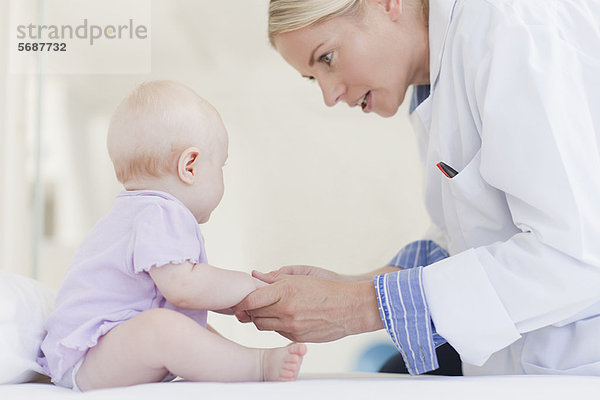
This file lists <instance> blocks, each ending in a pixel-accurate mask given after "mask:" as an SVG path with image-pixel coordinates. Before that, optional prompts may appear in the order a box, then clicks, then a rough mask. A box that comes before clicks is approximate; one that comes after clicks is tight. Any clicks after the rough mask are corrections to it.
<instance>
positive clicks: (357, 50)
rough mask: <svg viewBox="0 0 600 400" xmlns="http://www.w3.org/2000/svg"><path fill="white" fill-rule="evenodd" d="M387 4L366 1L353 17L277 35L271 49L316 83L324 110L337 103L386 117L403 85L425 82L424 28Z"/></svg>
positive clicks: (403, 90)
mask: <svg viewBox="0 0 600 400" xmlns="http://www.w3.org/2000/svg"><path fill="white" fill-rule="evenodd" d="M383 3H385V2H383ZM390 3H394V2H389V3H388V7H385V6H384V5H382V4H381V3H380V2H376V1H368V2H366V7H365V8H364V9H363V10H361V12H360V13H359V15H356V16H344V17H336V18H333V19H330V20H328V21H325V22H323V23H320V24H317V25H312V26H309V27H306V28H303V29H299V30H296V31H292V32H286V33H283V34H280V35H278V36H276V37H275V40H274V43H275V47H276V48H277V50H278V51H279V53H280V54H281V55H282V57H283V58H284V59H285V60H286V61H287V62H288V64H290V65H291V66H292V67H294V68H295V69H296V70H297V71H298V72H300V74H301V75H302V76H304V77H306V78H308V79H310V80H316V81H317V82H318V84H319V86H320V87H321V91H322V92H323V99H324V101H325V104H326V105H328V106H330V107H331V106H334V105H335V104H337V103H338V102H340V101H343V102H345V103H347V104H348V105H349V106H350V107H355V106H358V107H360V108H361V109H362V111H363V112H367V113H368V112H374V113H376V114H378V115H380V116H382V117H390V116H392V115H394V114H395V113H396V111H398V107H400V104H402V101H403V100H404V95H405V93H406V90H407V88H408V86H409V85H411V84H422V83H427V82H428V81H429V57H428V56H429V55H428V43H427V28H426V27H425V24H424V23H423V22H422V18H419V15H418V13H416V12H415V13H414V14H415V15H408V14H409V13H408V12H404V11H403V10H402V9H401V5H400V6H398V5H396V6H393V5H392V6H389V4H390ZM393 7H396V8H393ZM398 7H400V8H398Z"/></svg>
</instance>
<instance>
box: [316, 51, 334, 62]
mask: <svg viewBox="0 0 600 400" xmlns="http://www.w3.org/2000/svg"><path fill="white" fill-rule="evenodd" d="M332 58H333V51H330V52H329V53H326V54H323V55H322V56H321V57H319V62H323V63H325V64H327V65H331V59H332Z"/></svg>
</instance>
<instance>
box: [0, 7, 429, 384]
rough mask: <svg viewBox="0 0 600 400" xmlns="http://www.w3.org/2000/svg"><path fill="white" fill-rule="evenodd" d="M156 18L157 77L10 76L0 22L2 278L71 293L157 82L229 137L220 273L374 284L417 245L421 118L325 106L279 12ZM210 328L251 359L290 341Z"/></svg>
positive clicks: (325, 361)
mask: <svg viewBox="0 0 600 400" xmlns="http://www.w3.org/2000/svg"><path fill="white" fill-rule="evenodd" d="M25 3H27V2H18V1H16V0H15V1H12V0H11V1H3V2H2V3H1V5H0V11H1V13H0V14H1V15H2V17H0V18H2V19H3V21H4V22H5V20H6V18H7V15H9V14H11V13H13V14H14V13H21V14H22V15H27V13H32V19H33V20H35V19H34V18H33V17H34V16H35V15H37V14H36V12H35V11H36V10H37V9H36V3H37V2H33V3H32V4H30V5H29V6H27V5H26V4H25ZM41 4H42V6H43V7H47V6H51V5H52V0H47V1H42V2H41ZM28 7H29V8H28ZM151 7H152V25H151V37H152V39H151V40H152V65H151V71H152V72H151V73H150V74H145V75H93V74H81V75H41V76H36V75H15V74H10V73H9V71H8V70H7V67H6V63H7V59H8V57H10V55H9V51H8V48H7V46H8V45H7V43H8V38H9V35H11V34H12V32H9V31H8V28H7V24H5V23H3V24H2V28H0V29H2V31H1V34H2V43H1V44H0V45H1V46H2V47H0V51H1V52H2V53H0V54H2V57H3V61H2V63H0V64H2V66H0V73H1V74H2V80H1V82H0V85H2V86H1V87H0V89H2V93H3V98H2V99H0V117H1V118H2V125H0V129H1V130H0V135H1V136H0V140H1V142H0V145H1V147H2V148H1V153H0V154H1V157H2V158H1V159H0V163H1V167H2V172H1V174H0V179H1V180H0V184H1V186H2V188H3V190H2V195H1V196H0V211H1V213H0V228H1V231H0V235H1V236H0V260H1V262H2V265H1V268H3V269H5V270H10V271H17V272H21V273H24V274H27V275H34V276H36V277H37V278H38V279H40V280H41V281H42V282H44V283H45V284H47V285H49V286H52V287H55V288H58V287H59V286H60V282H61V279H62V276H63V274H64V271H65V270H66V268H67V266H68V263H69V260H70V258H71V257H72V255H73V252H74V251H75V249H76V248H77V246H78V244H79V243H80V242H81V241H82V239H83V237H84V236H85V235H86V233H87V231H88V230H89V229H90V228H91V227H92V226H93V224H94V223H95V222H96V221H97V220H98V219H99V218H100V217H101V216H102V215H103V214H104V213H105V212H106V211H107V210H108V209H109V207H110V206H111V203H112V201H113V198H114V196H115V195H116V194H117V193H118V192H119V191H120V190H121V188H120V186H119V184H118V182H117V181H116V178H115V177H114V173H113V170H112V165H111V164H110V160H109V158H108V154H107V151H106V146H105V140H106V130H107V126H108V121H109V119H110V115H111V112H112V110H113V109H114V108H115V107H116V105H117V104H118V102H119V101H120V100H121V99H122V98H123V97H124V96H125V95H126V94H127V93H128V92H129V91H130V90H131V89H132V88H133V87H135V85H137V84H139V83H141V82H143V81H147V80H153V79H172V80H177V81H180V82H182V83H184V84H186V85H188V86H190V87H191V88H192V89H194V90H195V91H197V92H198V93H199V94H200V95H201V96H203V97H205V98H206V99H207V100H208V101H210V102H211V103H212V104H213V105H214V106H215V107H216V108H217V109H218V110H219V112H220V113H221V116H222V118H223V121H224V123H225V126H226V127H227V129H228V132H229V136H230V148H229V161H228V162H227V166H226V167H225V185H226V189H225V196H224V198H223V201H222V203H221V205H220V206H219V207H218V208H217V209H216V210H215V212H214V213H213V216H212V218H211V220H210V221H209V222H208V223H206V224H204V225H203V226H201V229H202V231H203V233H204V236H205V239H206V247H207V254H208V259H209V262H210V263H211V264H213V265H217V266H221V267H224V268H231V269H238V270H243V271H248V272H250V271H251V270H252V269H253V268H254V269H259V270H263V271H270V270H272V269H275V268H277V267H279V266H281V265H288V264H311V265H318V266H323V267H326V268H329V269H332V270H335V271H338V272H341V273H363V272H366V271H369V270H372V269H375V268H378V267H380V266H382V265H384V264H385V263H386V262H387V261H389V260H390V259H391V258H392V257H393V255H394V254H395V252H396V251H397V250H399V249H400V248H401V247H402V246H403V245H404V244H406V243H408V242H410V241H412V240H416V239H418V238H420V236H421V234H422V233H423V232H424V231H425V229H426V228H427V226H428V218H427V216H426V213H425V210H424V206H423V201H422V183H421V167H420V165H419V161H418V156H417V145H416V141H415V138H414V136H413V132H412V130H411V128H410V126H409V123H408V116H407V107H408V104H405V105H404V106H403V108H402V109H401V110H400V111H399V112H398V114H397V115H396V116H395V117H393V118H389V119H383V118H380V117H378V116H376V115H364V114H363V113H362V112H361V111H360V109H358V108H354V109H350V108H348V107H347V106H346V105H338V106H336V107H334V108H331V109H329V108H326V107H325V105H324V104H323V101H322V97H321V93H320V90H319V88H318V85H316V84H311V83H309V82H308V81H307V80H304V79H302V78H301V77H300V76H299V74H298V73H297V72H296V71H294V70H293V69H292V68H291V67H289V66H288V65H287V64H285V63H284V61H283V60H282V59H281V58H280V57H279V55H278V54H277V53H276V52H275V50H273V49H272V48H271V47H270V45H269V43H268V39H267V37H266V20H267V16H266V15H267V7H268V1H267V0H231V1H209V0H202V1H198V0H175V1H167V0H154V1H152V2H151ZM407 97H408V96H407ZM38 155H39V157H38ZM38 168H39V169H38ZM36 170H39V179H37V181H36ZM36 182H37V183H36ZM36 188H37V191H36ZM36 204H37V205H38V206H37V208H36ZM36 210H37V211H36ZM36 212H37V213H36ZM36 232H39V236H38V237H39V240H36V239H35V238H36ZM209 322H210V323H212V324H213V325H214V326H215V327H216V328H217V329H219V330H220V331H222V333H223V334H224V335H225V336H227V337H229V338H231V339H233V340H235V341H237V342H239V343H242V344H245V345H249V346H267V347H272V346H275V345H281V344H283V343H286V342H287V341H286V340H285V339H283V338H281V337H279V336H278V335H277V334H275V333H267V332H258V331H257V330H256V329H255V328H254V327H253V326H252V325H242V324H239V323H238V322H237V320H235V318H233V317H224V316H211V317H210V318H209ZM378 342H384V343H386V342H387V343H391V341H390V340H389V338H388V337H387V335H386V334H385V332H377V333H373V334H367V335H361V336H356V337H350V338H346V339H343V340H340V341H337V342H334V343H326V344H318V345H317V344H314V345H310V346H309V353H308V355H307V357H306V360H305V364H304V365H303V369H302V371H303V372H304V373H311V372H345V371H350V370H352V369H353V367H354V363H355V361H356V359H357V357H358V356H359V354H360V353H361V351H363V350H364V349H365V348H366V347H367V346H368V345H369V344H371V343H378Z"/></svg>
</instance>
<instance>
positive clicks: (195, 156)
mask: <svg viewBox="0 0 600 400" xmlns="http://www.w3.org/2000/svg"><path fill="white" fill-rule="evenodd" d="M199 157H200V150H198V149H197V148H196V147H188V148H187V149H185V150H184V151H183V152H182V153H181V155H180V156H179V161H178V162H177V174H178V175H179V179H181V180H182V181H183V182H184V183H187V184H189V185H191V184H193V183H194V180H195V178H196V175H197V174H198V162H199V161H200V158H199Z"/></svg>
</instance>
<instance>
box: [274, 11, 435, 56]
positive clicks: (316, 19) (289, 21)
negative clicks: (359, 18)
mask: <svg viewBox="0 0 600 400" xmlns="http://www.w3.org/2000/svg"><path fill="white" fill-rule="evenodd" d="M364 4H365V0H270V2H269V30H268V32H269V41H270V42H271V45H273V46H275V44H274V40H275V37H276V36H277V35H280V34H282V33H286V32H292V31H295V30H298V29H302V28H306V27H308V26H311V25H314V24H318V23H321V22H325V21H327V20H329V19H332V18H335V17H341V16H354V15H356V14H358V12H359V11H360V10H361V9H362V7H363V5H364ZM421 5H422V7H423V14H424V17H425V22H426V23H427V21H428V19H429V0H421Z"/></svg>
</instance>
